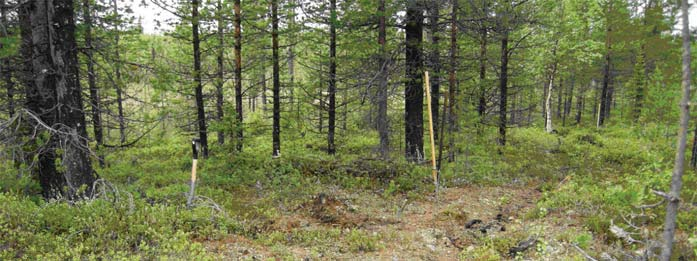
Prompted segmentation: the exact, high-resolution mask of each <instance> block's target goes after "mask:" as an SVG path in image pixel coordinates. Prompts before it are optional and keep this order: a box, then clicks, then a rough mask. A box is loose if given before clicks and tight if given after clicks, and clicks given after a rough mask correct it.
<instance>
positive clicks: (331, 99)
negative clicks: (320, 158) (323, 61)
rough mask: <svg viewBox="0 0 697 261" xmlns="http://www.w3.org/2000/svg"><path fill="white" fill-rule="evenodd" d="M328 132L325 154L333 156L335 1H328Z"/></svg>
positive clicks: (334, 127)
mask: <svg viewBox="0 0 697 261" xmlns="http://www.w3.org/2000/svg"><path fill="white" fill-rule="evenodd" d="M329 5H330V6H329V12H330V13H331V14H330V18H329V91H328V93H329V130H328V131H327V153H329V154H334V153H335V152H336V148H335V147H334V130H335V129H336V23H337V22H338V21H337V15H336V0H329Z"/></svg>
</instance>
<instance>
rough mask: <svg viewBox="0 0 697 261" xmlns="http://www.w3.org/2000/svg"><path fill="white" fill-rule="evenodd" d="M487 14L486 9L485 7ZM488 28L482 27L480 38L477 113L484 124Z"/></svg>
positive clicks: (480, 121)
mask: <svg viewBox="0 0 697 261" xmlns="http://www.w3.org/2000/svg"><path fill="white" fill-rule="evenodd" d="M484 12H485V13H484V14H485V15H486V9H484ZM486 36H487V30H486V27H485V26H484V25H482V28H481V29H480V39H479V105H478V106H477V113H478V114H479V123H480V124H483V123H484V121H485V120H486V89H487V88H486V62H487V57H486V55H487V54H486V45H487V37H486Z"/></svg>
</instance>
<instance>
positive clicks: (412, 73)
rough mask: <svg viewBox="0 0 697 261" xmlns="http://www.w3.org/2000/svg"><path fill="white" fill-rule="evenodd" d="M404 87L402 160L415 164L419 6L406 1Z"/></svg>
mask: <svg viewBox="0 0 697 261" xmlns="http://www.w3.org/2000/svg"><path fill="white" fill-rule="evenodd" d="M406 15H407V17H406V28H405V32H406V78H407V79H406V81H407V82H406V86H405V89H406V90H405V92H404V94H405V108H404V127H405V130H404V133H405V135H404V136H405V139H404V140H405V144H406V148H405V157H406V159H407V161H411V162H415V161H418V160H420V159H421V158H422V157H423V145H424V140H423V121H424V119H423V101H424V98H423V96H424V90H423V86H422V83H423V76H422V73H423V61H422V49H421V48H422V44H421V43H422V38H423V20H424V16H423V7H422V4H421V2H420V1H409V4H408V6H407V13H406Z"/></svg>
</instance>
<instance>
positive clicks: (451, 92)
mask: <svg viewBox="0 0 697 261" xmlns="http://www.w3.org/2000/svg"><path fill="white" fill-rule="evenodd" d="M458 2H459V0H452V10H451V13H450V68H448V70H449V71H448V96H449V97H448V98H449V100H450V103H448V104H447V105H448V113H449V118H450V119H449V120H448V122H449V123H448V132H449V133H450V138H449V139H448V148H449V149H448V162H453V161H454V160H455V137H454V133H455V126H457V125H456V123H457V114H456V113H455V110H453V108H454V107H455V106H454V104H455V103H457V99H456V98H455V96H456V95H455V94H456V93H457V74H456V72H457V12H458V8H459V5H458ZM443 128H445V126H443ZM441 138H442V137H441Z"/></svg>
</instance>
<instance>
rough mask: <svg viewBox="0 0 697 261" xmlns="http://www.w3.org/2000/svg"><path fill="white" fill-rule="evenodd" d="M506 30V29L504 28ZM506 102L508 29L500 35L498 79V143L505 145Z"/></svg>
mask: <svg viewBox="0 0 697 261" xmlns="http://www.w3.org/2000/svg"><path fill="white" fill-rule="evenodd" d="M504 30H506V29H504ZM507 103H508V31H507V30H506V31H504V32H503V35H502V37H501V76H500V79H499V138H498V144H499V145H501V146H505V145H506V115H507V111H506V105H507Z"/></svg>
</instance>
